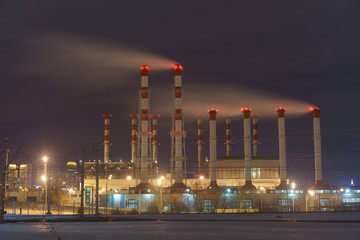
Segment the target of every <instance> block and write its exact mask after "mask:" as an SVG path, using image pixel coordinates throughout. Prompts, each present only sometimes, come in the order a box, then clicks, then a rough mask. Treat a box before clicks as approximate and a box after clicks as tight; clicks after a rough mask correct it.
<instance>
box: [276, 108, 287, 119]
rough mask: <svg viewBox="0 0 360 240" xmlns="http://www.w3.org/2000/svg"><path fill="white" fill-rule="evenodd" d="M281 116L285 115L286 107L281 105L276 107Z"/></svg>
mask: <svg viewBox="0 0 360 240" xmlns="http://www.w3.org/2000/svg"><path fill="white" fill-rule="evenodd" d="M276 111H277V113H278V117H279V118H283V117H285V108H282V107H279V108H277V109H276Z"/></svg>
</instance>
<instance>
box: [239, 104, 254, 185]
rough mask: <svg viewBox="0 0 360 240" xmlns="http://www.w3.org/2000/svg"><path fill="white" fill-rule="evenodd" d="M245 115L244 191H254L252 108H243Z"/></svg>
mask: <svg viewBox="0 0 360 240" xmlns="http://www.w3.org/2000/svg"><path fill="white" fill-rule="evenodd" d="M242 111H243V113H244V161H245V185H244V186H243V187H242V189H244V190H254V189H256V187H255V186H254V185H253V184H252V181H251V134H250V126H251V123H250V114H251V109H250V108H243V109H242Z"/></svg>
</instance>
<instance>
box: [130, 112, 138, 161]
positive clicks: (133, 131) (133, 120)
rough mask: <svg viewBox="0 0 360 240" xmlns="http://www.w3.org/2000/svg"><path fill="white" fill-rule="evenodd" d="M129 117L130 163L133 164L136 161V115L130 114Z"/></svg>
mask: <svg viewBox="0 0 360 240" xmlns="http://www.w3.org/2000/svg"><path fill="white" fill-rule="evenodd" d="M130 117H131V162H133V163H135V162H136V161H137V159H136V145H137V136H136V130H137V126H136V125H137V124H136V120H137V117H138V116H137V115H136V114H130Z"/></svg>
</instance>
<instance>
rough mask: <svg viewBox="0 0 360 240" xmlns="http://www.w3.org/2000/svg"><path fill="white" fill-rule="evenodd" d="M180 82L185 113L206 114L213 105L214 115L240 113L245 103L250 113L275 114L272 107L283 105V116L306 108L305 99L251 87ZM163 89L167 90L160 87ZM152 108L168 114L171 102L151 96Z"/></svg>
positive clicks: (304, 112) (303, 111)
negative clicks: (300, 99) (152, 100)
mask: <svg viewBox="0 0 360 240" xmlns="http://www.w3.org/2000/svg"><path fill="white" fill-rule="evenodd" d="M183 85H184V113H185V114H186V116H189V115H190V116H191V115H193V116H195V115H197V114H202V115H207V110H208V109H211V108H215V109H218V110H219V113H218V116H219V117H221V116H224V115H232V116H234V117H236V116H240V115H241V114H242V113H241V110H240V108H241V107H249V108H251V109H252V112H253V113H256V114H260V115H261V116H263V117H274V116H277V114H276V108H278V107H285V108H286V115H287V116H298V115H301V114H306V113H308V112H309V109H308V106H309V105H311V104H309V103H306V102H302V101H297V100H291V99H286V98H285V99H284V98H282V97H281V96H274V95H272V94H269V93H264V92H260V91H255V90H251V89H244V88H238V87H236V86H234V87H232V86H224V85H215V84H210V85H209V84H206V85H199V84H193V83H187V82H186V79H184V81H183ZM163 91H169V90H168V89H166V90H165V89H164V90H163ZM154 101H155V103H156V104H155V106H156V107H154V110H153V111H156V110H157V109H156V108H157V107H159V111H160V114H163V115H168V114H170V111H169V109H170V110H171V106H170V104H169V103H166V101H165V99H154Z"/></svg>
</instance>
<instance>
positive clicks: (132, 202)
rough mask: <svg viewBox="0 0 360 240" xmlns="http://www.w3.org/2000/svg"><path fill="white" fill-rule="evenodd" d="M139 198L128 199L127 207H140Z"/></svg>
mask: <svg viewBox="0 0 360 240" xmlns="http://www.w3.org/2000/svg"><path fill="white" fill-rule="evenodd" d="M138 206H139V204H138V200H137V199H128V200H126V208H129V209H138Z"/></svg>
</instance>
